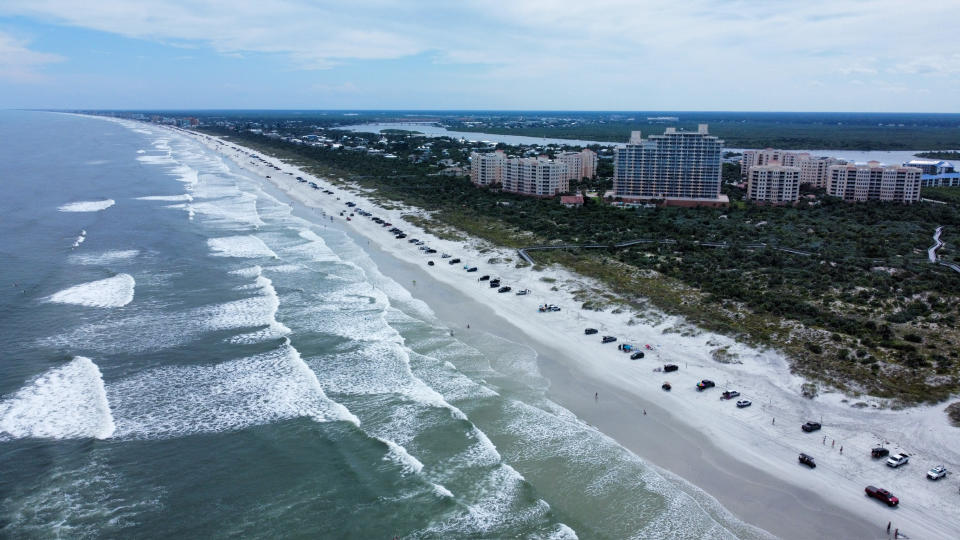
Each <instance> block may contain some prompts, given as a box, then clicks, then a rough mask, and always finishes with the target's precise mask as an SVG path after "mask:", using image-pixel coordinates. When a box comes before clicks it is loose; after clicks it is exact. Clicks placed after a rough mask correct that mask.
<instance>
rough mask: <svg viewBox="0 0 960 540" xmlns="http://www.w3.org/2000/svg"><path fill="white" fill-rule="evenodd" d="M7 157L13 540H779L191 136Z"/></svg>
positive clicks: (6, 443)
mask: <svg viewBox="0 0 960 540" xmlns="http://www.w3.org/2000/svg"><path fill="white" fill-rule="evenodd" d="M0 141H2V143H0V159H2V162H3V164H4V167H3V169H2V173H0V174H2V177H0V182H2V187H3V196H2V197H0V213H2V216H3V220H2V222H0V250H2V260H3V272H2V281H0V335H2V336H3V338H4V339H3V340H2V341H0V536H3V537H10V538H52V537H61V538H158V537H187V538H228V537H247V538H276V537H284V538H307V537H309V538H387V539H389V538H394V537H400V538H505V537H511V538H577V537H579V538H627V537H638V538H667V537H669V538H734V537H741V538H754V537H763V536H765V533H763V531H760V530H758V529H755V528H754V527H752V526H750V525H748V524H745V523H743V522H741V521H739V520H737V519H736V518H734V517H733V516H732V515H731V514H730V513H729V512H727V511H726V510H725V509H724V508H722V507H721V506H720V505H719V504H717V503H716V502H715V501H714V500H713V499H712V498H711V497H709V496H707V495H706V494H704V493H703V492H701V491H699V490H698V489H696V488H694V487H693V486H691V485H689V484H687V483H686V482H684V481H683V480H681V479H679V478H676V477H674V476H673V475H671V474H670V473H668V472H666V471H663V470H659V469H657V468H656V467H653V466H651V465H649V464H648V463H645V462H644V461H643V460H641V459H640V458H638V457H637V456H635V455H633V454H631V453H630V452H629V451H627V450H626V449H624V448H623V447H621V446H620V445H618V444H616V442H614V441H613V440H611V439H609V438H608V437H606V436H604V435H603V434H602V433H599V432H598V431H597V430H596V429H594V428H592V427H591V426H589V425H587V424H585V423H583V422H581V421H580V420H578V419H577V418H576V417H575V416H574V415H573V414H571V413H570V412H569V411H567V410H565V409H563V408H562V407H560V406H558V405H556V404H555V403H553V402H551V401H550V399H549V398H548V395H547V389H548V387H549V382H548V381H547V380H546V379H544V377H543V376H542V375H541V374H540V373H539V371H538V369H537V355H536V352H535V351H533V350H532V349H531V348H529V347H528V346H526V345H524V344H522V343H516V342H513V341H510V340H507V339H504V338H501V337H498V336H494V335H490V336H487V337H486V338H485V339H480V340H477V339H474V340H471V341H470V343H469V344H468V343H466V342H464V341H461V340H460V339H459V338H458V337H457V336H456V335H455V333H453V332H451V331H450V328H449V326H448V325H447V324H446V323H445V322H444V321H442V320H440V319H439V318H438V317H437V316H436V315H435V314H434V313H433V312H432V311H431V309H430V307H429V306H428V305H426V304H425V303H423V302H422V301H420V300H418V299H416V298H415V296H414V295H412V294H411V292H410V291H409V290H408V289H407V288H405V287H404V286H402V285H401V284H399V283H397V282H396V281H394V280H393V279H391V278H390V269H389V268H388V267H385V266H383V262H382V261H381V263H380V264H378V263H376V262H374V258H372V257H371V256H370V254H369V253H367V252H366V251H365V249H368V247H367V246H366V245H365V244H364V243H363V242H360V241H359V240H358V239H357V238H356V237H355V236H353V235H352V234H351V233H349V232H348V231H345V230H343V229H342V228H340V226H339V225H338V224H335V223H331V222H329V221H324V220H323V219H322V216H315V215H313V214H310V213H308V212H305V211H295V205H293V204H291V201H289V200H285V199H284V197H283V196H282V195H281V194H279V193H278V192H277V191H276V190H275V189H272V187H271V186H269V185H266V184H265V183H264V181H263V180H262V179H260V178H258V177H256V176H254V175H252V174H250V173H248V172H246V171H244V170H243V169H241V168H239V167H238V166H237V165H236V164H234V163H232V162H229V161H227V160H226V159H225V158H223V157H222V156H220V155H218V154H217V153H216V152H214V151H212V150H209V149H207V148H206V147H204V146H203V145H201V144H200V143H198V142H197V141H195V140H193V139H192V138H189V137H187V136H184V135H182V134H179V133H176V132H173V131H170V130H166V129H163V128H160V127H157V126H151V125H147V124H141V123H133V122H126V121H123V122H121V121H108V120H105V119H99V118H89V117H80V116H72V115H63V114H55V113H43V112H25V111H4V112H0Z"/></svg>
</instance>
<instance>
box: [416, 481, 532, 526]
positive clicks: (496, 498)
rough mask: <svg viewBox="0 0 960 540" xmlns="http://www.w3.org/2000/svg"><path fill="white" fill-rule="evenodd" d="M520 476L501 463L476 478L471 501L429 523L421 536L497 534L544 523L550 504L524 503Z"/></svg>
mask: <svg viewBox="0 0 960 540" xmlns="http://www.w3.org/2000/svg"><path fill="white" fill-rule="evenodd" d="M523 485H524V480H523V477H522V476H521V475H520V474H519V473H518V472H517V471H515V470H514V469H513V468H512V467H510V466H509V465H506V464H504V465H501V466H499V467H497V468H495V469H493V470H492V471H490V473H489V474H488V475H487V476H486V477H485V478H483V479H482V480H480V481H479V482H478V483H477V484H476V485H475V486H474V492H473V493H471V494H469V495H470V497H471V499H472V501H471V502H469V503H467V504H466V508H464V509H463V510H462V511H460V512H458V513H457V514H455V515H453V516H452V517H450V518H448V519H444V520H442V521H438V522H435V523H432V524H431V525H430V527H429V528H428V530H427V531H425V534H424V536H428V537H432V536H437V537H475V536H480V537H497V536H501V535H503V534H505V533H507V531H511V530H516V529H517V528H519V527H530V526H536V525H537V524H541V523H542V524H546V523H545V522H546V520H547V519H548V512H549V511H550V505H549V504H547V502H546V501H544V500H542V499H537V500H534V501H531V502H524V493H523Z"/></svg>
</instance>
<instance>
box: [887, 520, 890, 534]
mask: <svg viewBox="0 0 960 540" xmlns="http://www.w3.org/2000/svg"><path fill="white" fill-rule="evenodd" d="M889 534H890V522H889V521H888V522H887V535H889Z"/></svg>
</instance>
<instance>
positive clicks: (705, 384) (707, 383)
mask: <svg viewBox="0 0 960 540" xmlns="http://www.w3.org/2000/svg"><path fill="white" fill-rule="evenodd" d="M714 386H716V383H714V382H713V381H711V380H710V379H704V380H702V381H700V382H698V383H697V392H703V391H704V390H706V389H707V388H713V387H714Z"/></svg>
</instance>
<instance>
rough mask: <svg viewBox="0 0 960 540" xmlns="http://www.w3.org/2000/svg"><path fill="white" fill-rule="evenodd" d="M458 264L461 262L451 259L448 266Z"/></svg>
mask: <svg viewBox="0 0 960 540" xmlns="http://www.w3.org/2000/svg"><path fill="white" fill-rule="evenodd" d="M458 262H460V259H450V260H449V261H447V264H457V263H458Z"/></svg>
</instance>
